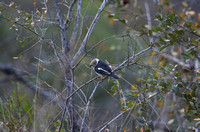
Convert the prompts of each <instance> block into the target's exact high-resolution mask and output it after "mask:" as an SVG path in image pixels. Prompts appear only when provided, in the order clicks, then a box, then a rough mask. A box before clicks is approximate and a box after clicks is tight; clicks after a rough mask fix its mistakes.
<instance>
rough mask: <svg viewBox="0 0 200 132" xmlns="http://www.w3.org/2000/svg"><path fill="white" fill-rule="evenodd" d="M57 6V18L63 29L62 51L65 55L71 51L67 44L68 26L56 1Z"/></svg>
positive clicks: (55, 0)
mask: <svg viewBox="0 0 200 132" xmlns="http://www.w3.org/2000/svg"><path fill="white" fill-rule="evenodd" d="M54 3H55V6H56V12H57V17H58V20H59V23H60V28H61V42H62V50H63V52H64V53H66V52H68V51H69V47H68V43H67V38H66V26H65V23H64V21H63V18H62V15H61V12H60V7H59V5H58V0H54Z"/></svg>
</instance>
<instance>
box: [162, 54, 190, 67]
mask: <svg viewBox="0 0 200 132" xmlns="http://www.w3.org/2000/svg"><path fill="white" fill-rule="evenodd" d="M161 55H162V56H163V57H165V58H166V59H168V60H171V61H173V62H175V63H177V64H179V65H180V66H182V67H184V68H188V69H191V68H192V66H191V65H190V64H187V63H184V62H182V61H181V60H179V59H177V58H176V57H173V56H171V55H168V54H166V53H161Z"/></svg>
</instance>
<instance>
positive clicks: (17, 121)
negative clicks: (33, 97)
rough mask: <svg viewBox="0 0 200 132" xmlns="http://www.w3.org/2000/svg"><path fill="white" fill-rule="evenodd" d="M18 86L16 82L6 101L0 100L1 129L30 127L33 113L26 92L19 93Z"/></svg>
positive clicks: (28, 129) (29, 128) (25, 129)
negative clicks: (14, 88)
mask: <svg viewBox="0 0 200 132" xmlns="http://www.w3.org/2000/svg"><path fill="white" fill-rule="evenodd" d="M19 91H20V86H19V83H17V88H16V91H14V90H13V91H12V94H13V96H11V97H10V98H9V99H8V100H7V101H6V102H5V101H4V102H3V101H1V104H0V105H1V107H0V117H1V118H0V119H1V123H2V128H4V129H2V128H1V130H8V131H13V132H15V131H30V130H31V129H32V125H33V120H34V113H33V108H32V107H31V104H30V102H29V101H28V100H26V96H27V95H26V93H24V94H23V95H22V94H19Z"/></svg>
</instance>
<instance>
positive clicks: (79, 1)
mask: <svg viewBox="0 0 200 132" xmlns="http://www.w3.org/2000/svg"><path fill="white" fill-rule="evenodd" d="M81 3H82V0H78V7H77V14H76V24H75V27H74V31H73V33H72V36H71V39H70V42H69V44H70V47H71V45H73V44H74V42H75V39H76V35H77V31H78V26H79V21H80V14H81Z"/></svg>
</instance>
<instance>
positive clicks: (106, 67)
mask: <svg viewBox="0 0 200 132" xmlns="http://www.w3.org/2000/svg"><path fill="white" fill-rule="evenodd" d="M98 67H101V68H102V69H104V70H106V71H108V72H109V73H110V72H111V71H112V69H111V68H110V66H109V64H107V63H105V62H103V61H100V62H99V65H98Z"/></svg>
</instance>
